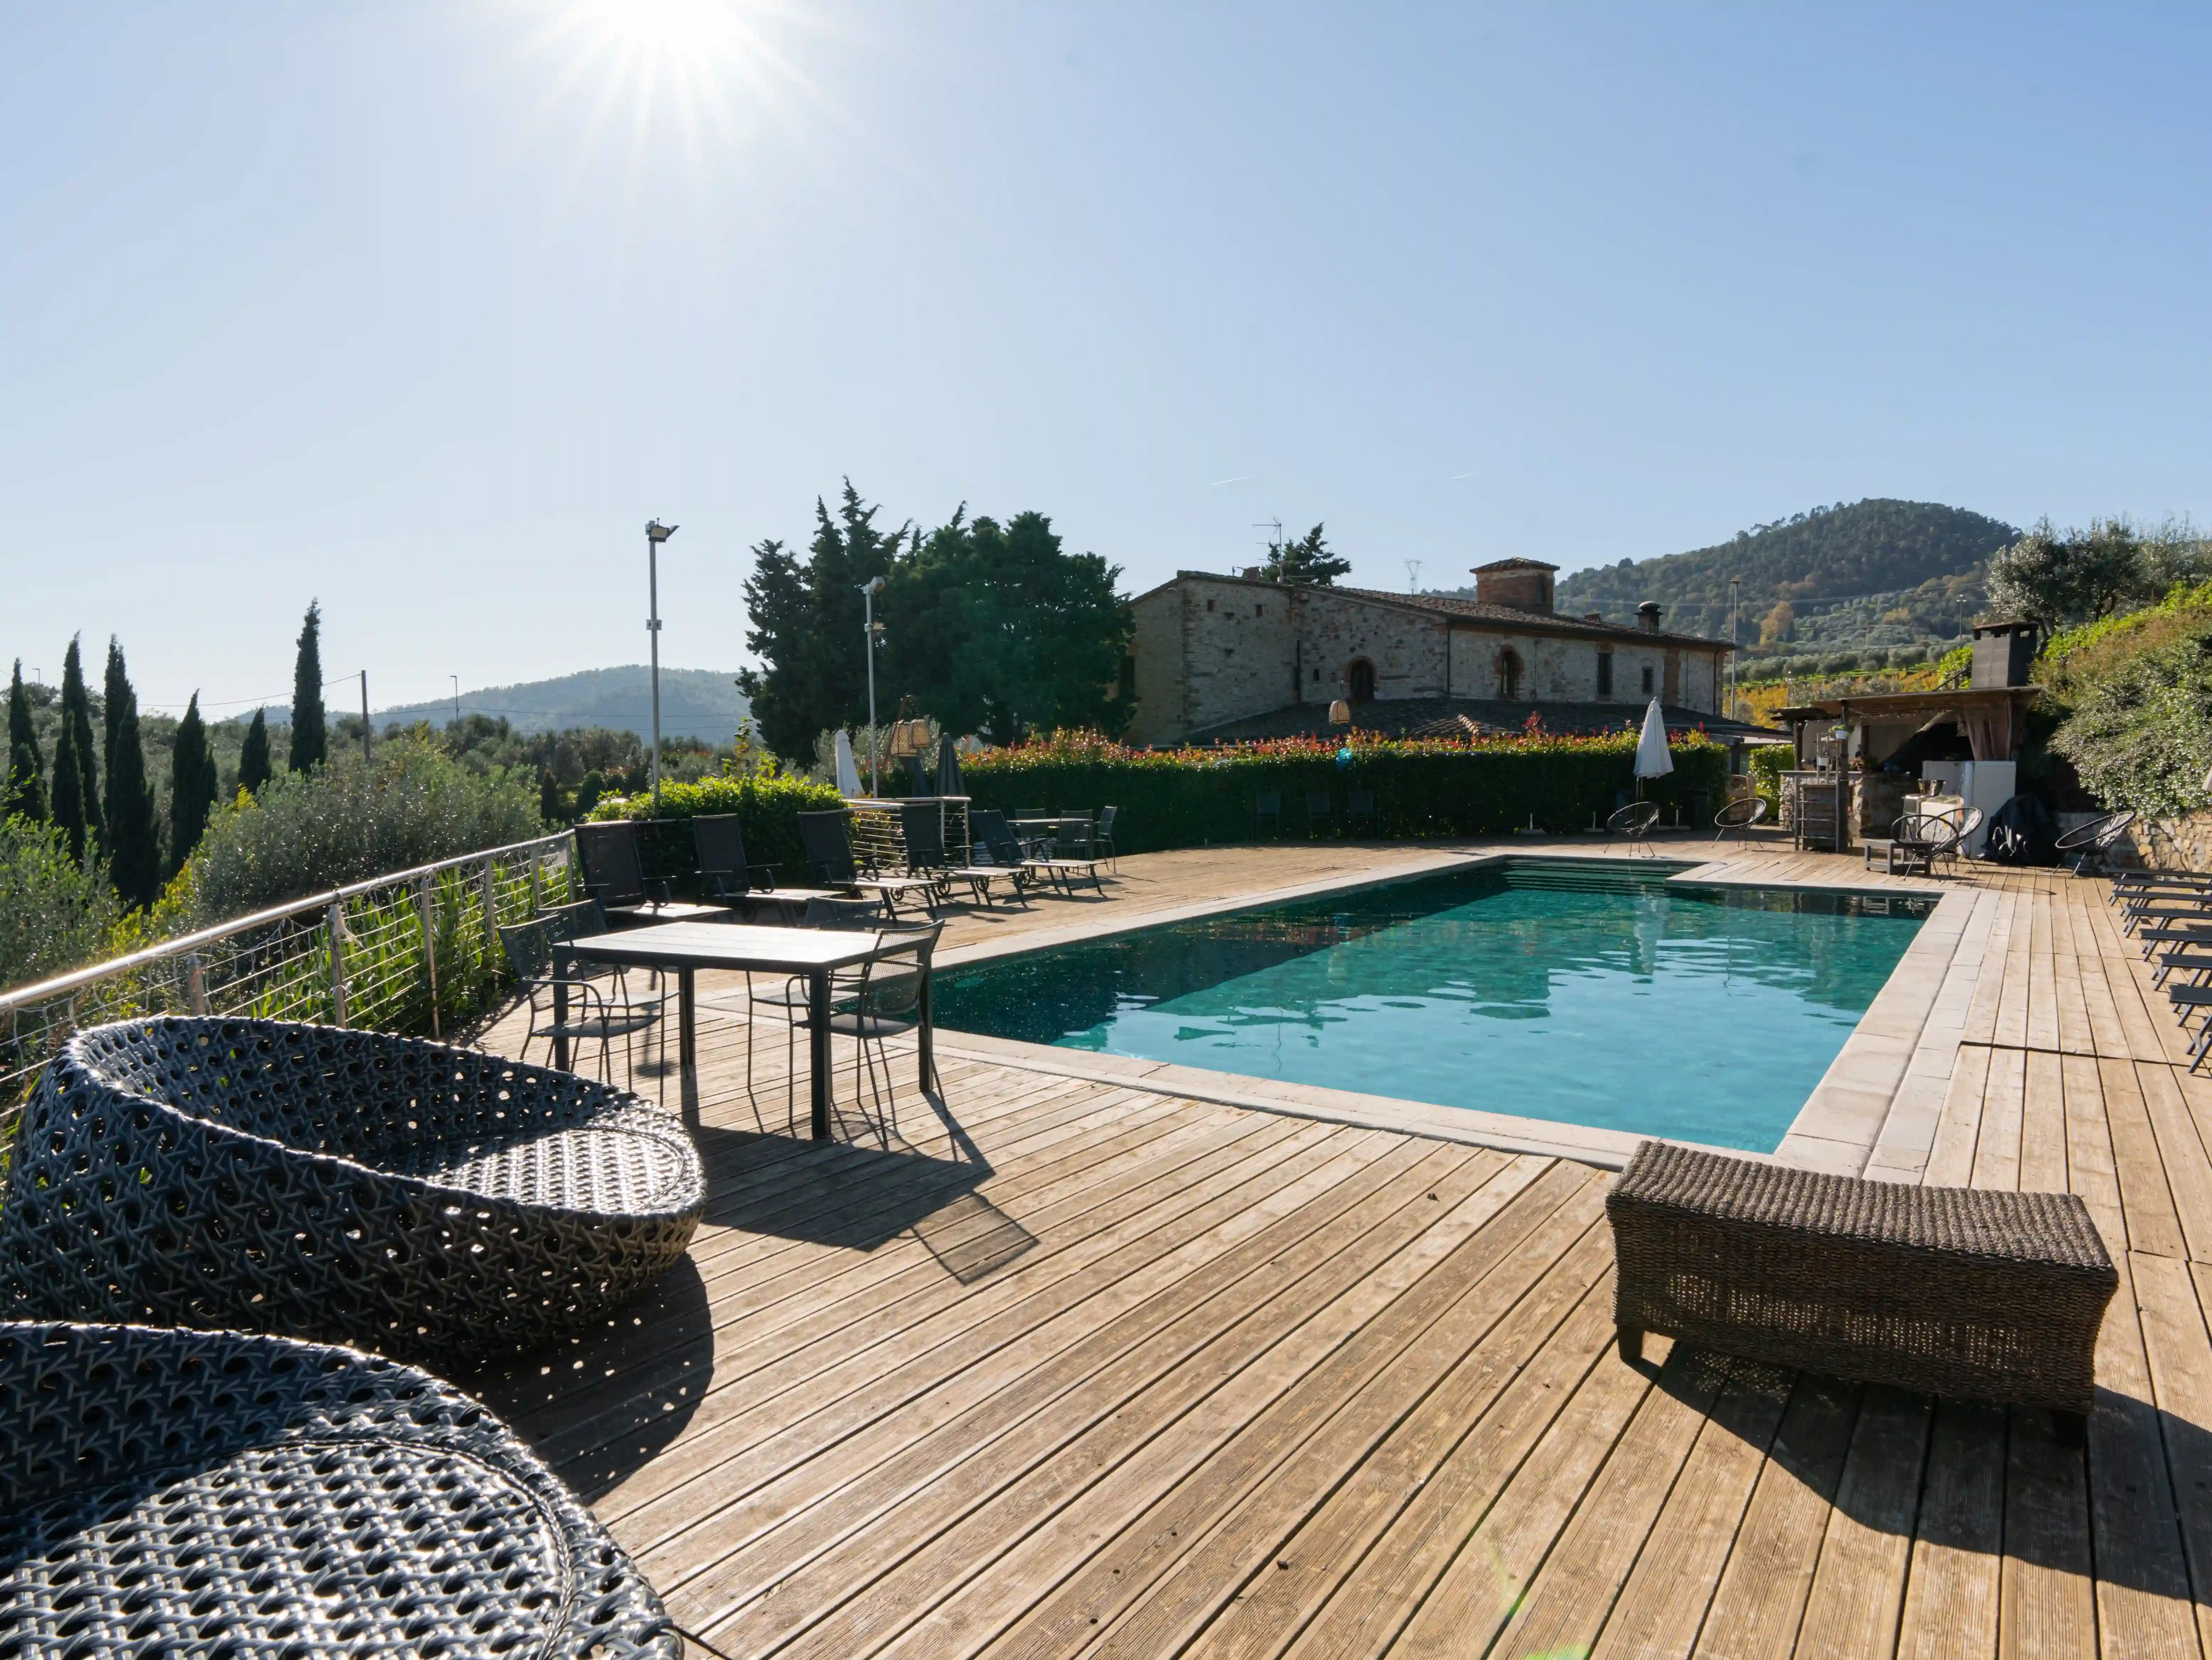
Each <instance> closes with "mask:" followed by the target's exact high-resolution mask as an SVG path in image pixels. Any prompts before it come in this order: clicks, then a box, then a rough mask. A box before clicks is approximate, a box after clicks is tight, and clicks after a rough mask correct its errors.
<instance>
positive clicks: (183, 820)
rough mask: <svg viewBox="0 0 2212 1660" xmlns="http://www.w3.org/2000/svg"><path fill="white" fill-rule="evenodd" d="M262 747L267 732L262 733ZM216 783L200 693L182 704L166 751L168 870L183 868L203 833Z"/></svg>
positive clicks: (213, 801) (204, 832) (265, 741)
mask: <svg viewBox="0 0 2212 1660" xmlns="http://www.w3.org/2000/svg"><path fill="white" fill-rule="evenodd" d="M261 742H262V747H263V748H264V751H265V750H266V749H267V747H268V742H269V736H268V734H267V733H266V732H265V731H264V733H263V734H262V739H261ZM219 792H220V785H219V784H218V781H217V779H216V766H215V751H214V750H212V749H210V748H209V747H208V738H207V725H206V723H204V721H202V720H201V719H200V694H198V693H197V692H195V693H193V694H192V700H191V702H190V703H188V704H186V705H185V718H183V719H182V720H180V721H179V722H178V723H177V742H176V747H175V748H173V749H172V750H170V752H169V874H170V875H176V874H177V872H178V871H179V870H181V869H184V868H185V860H186V859H188V858H190V857H191V856H192V849H194V848H195V847H197V846H198V845H200V838H201V837H202V836H204V835H205V834H206V833H207V821H208V815H209V814H210V812H212V811H213V810H214V809H215V803H216V796H217V795H218V793H219Z"/></svg>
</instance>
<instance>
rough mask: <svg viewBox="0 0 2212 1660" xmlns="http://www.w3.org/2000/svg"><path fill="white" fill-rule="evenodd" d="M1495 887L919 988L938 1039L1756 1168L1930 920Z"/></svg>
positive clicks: (1831, 900) (1455, 884) (1531, 868)
mask: <svg viewBox="0 0 2212 1660" xmlns="http://www.w3.org/2000/svg"><path fill="white" fill-rule="evenodd" d="M1666 874H1667V873H1666V871H1665V870H1664V869H1654V868H1652V867H1650V866H1646V867H1645V868H1644V869H1643V870H1640V871H1638V870H1628V869H1621V868H1620V867H1619V866H1617V865H1598V866H1593V865H1592V864H1591V863H1589V862H1578V863H1571V864H1569V863H1560V862H1553V863H1545V862H1542V861H1535V860H1527V861H1516V862H1515V863H1511V864H1509V865H1504V866H1491V867H1486V868H1485V869H1479V870H1474V871H1469V872H1463V873H1455V874H1453V875H1447V876H1442V877H1433V878H1429V879H1425V880H1423V881H1414V882H1403V883H1398V884H1395V885H1393V886H1390V887H1387V888H1370V889H1368V890H1366V891H1364V892H1362V893H1358V894H1339V895H1331V896H1328V897H1324V898H1321V899H1316V900H1304V901H1300V902H1298V903H1297V904H1293V905H1288V906H1277V907H1272V908H1268V909H1265V910H1255V911H1242V912H1230V913H1226V914H1224V915H1221V916H1216V917H1208V918H1200V919H1199V920H1196V921H1193V922H1183V923H1175V924H1169V925H1166V926H1164V927H1160V928H1153V929H1146V930H1142V931H1139V932H1136V933H1132V934H1126V935H1121V936H1118V937H1115V938H1111V939H1103V940H1097V941H1092V942H1087V943H1085V944H1081V945H1074V946H1066V947H1061V948H1056V949H1052V950H1047V951H1040V952H1036V953H1034V954H1029V955H1026V956H1021V957H1015V958H1008V959H1002V960H999V961H996V962H992V963H987V964H979V965H978V966H975V967H973V968H967V969H954V970H947V971H945V972H943V973H941V974H940V975H939V978H938V983H937V988H936V1015H937V1019H938V1021H939V1023H940V1024H942V1025H944V1026H946V1027H953V1028H956V1029H958V1030H962V1031H969V1032H981V1033H988V1034H991V1035H993V1036H997V1037H1003V1038H1017V1039H1024V1040H1026V1041H1029V1042H1031V1043H1048V1044H1057V1045H1062V1046H1065V1047H1067V1048H1073V1049H1091V1050H1098V1051H1103V1052H1105V1053H1107V1054H1113V1055H1131V1056H1139V1057H1145V1058H1148V1059H1152V1060H1160V1061H1175V1062H1180V1063H1182V1064H1184V1065H1187V1066H1200V1067H1209V1068H1212V1069H1214V1070H1216V1071H1221V1072H1235V1073H1241V1074H1243V1075H1246V1076H1248V1077H1255V1078H1278V1079H1282V1080H1285V1081H1290V1082H1294V1083H1303V1084H1318V1085H1323V1086H1326V1087H1330V1088H1335V1089H1352V1090H1359V1091H1362V1092H1364V1093H1366V1094H1375V1095H1392V1096H1396V1097H1398V1098H1400V1099H1401V1100H1419V1101H1432V1102H1436V1103H1438V1104H1440V1105H1442V1106H1464V1107H1480V1108H1484V1109H1486V1110H1488V1111H1491V1112H1513V1113H1519V1114H1521V1115H1522V1116H1525V1117H1528V1118H1551V1119H1556V1120H1559V1121H1562V1122H1565V1123H1570V1124H1593V1125H1598V1126H1601V1127H1603V1128H1606V1129H1612V1130H1627V1131H1630V1132H1632V1133H1636V1134H1644V1135H1656V1136H1677V1137H1680V1138H1682V1139H1684V1140H1687V1141H1696V1142H1708V1143H1711V1144H1712V1145H1715V1146H1719V1147H1733V1148H1747V1149H1750V1150H1753V1151H1755V1152H1771V1151H1772V1150H1773V1149H1774V1148H1775V1147H1776V1145H1777V1144H1778V1143H1779V1142H1780V1141H1781V1139H1782V1136H1783V1135H1784V1132H1785V1131H1786V1130H1788V1129H1789V1127H1790V1120H1791V1119H1792V1118H1795V1117H1796V1114H1797V1110H1798V1108H1799V1107H1801V1106H1803V1105H1804V1101H1805V1098H1806V1096H1807V1095H1808V1094H1809V1093H1811V1091H1812V1088H1813V1087H1814V1084H1816V1083H1818V1082H1819V1081H1820V1075H1821V1074H1822V1073H1823V1072H1825V1071H1826V1069H1827V1067H1828V1063H1829V1062H1830V1061H1832V1060H1833V1059H1834V1058H1835V1055H1836V1051H1838V1049H1840V1048H1842V1047H1843V1044H1844V1039H1845V1037H1847V1036H1848V1035H1849V1034H1850V1030H1851V1028H1852V1027H1854V1026H1856V1025H1857V1023H1858V1020H1859V1016H1860V1015H1863V1013H1865V1011H1866V1008H1867V1005H1868V1004H1869V1003H1871V1002H1872V1001H1873V1000H1874V996H1875V992H1877V991H1880V990H1881V985H1882V982H1883V981H1884V980H1886V979H1887V978H1888V977H1889V972H1890V970H1891V969H1892V968H1893V967H1894V966H1896V964H1897V960H1898V958H1899V957H1900V956H1901V955H1903V954H1904V952H1905V947H1906V946H1907V945H1908V944H1910V943H1911V939H1912V936H1913V933H1914V931H1915V930H1917V928H1918V927H1919V925H1920V923H1921V921H1922V919H1923V918H1925V917H1926V915H1927V914H1928V912H1929V908H1930V906H1931V903H1932V902H1931V901H1929V900H1923V899H1917V898H1907V897H1904V896H1897V897H1879V896H1856V895H1843V894H1817V893H1806V892H1800V891H1796V890H1791V889H1784V888H1705V887H1689V886H1686V885H1684V884H1682V883H1680V882H1668V881H1665V880H1664V877H1665V875H1666Z"/></svg>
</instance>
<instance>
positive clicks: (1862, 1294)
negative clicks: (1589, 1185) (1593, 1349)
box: [1606, 1142, 2119, 1445]
mask: <svg viewBox="0 0 2212 1660" xmlns="http://www.w3.org/2000/svg"><path fill="white" fill-rule="evenodd" d="M1606 1212H1607V1215H1608V1216H1609V1217H1610V1218H1611V1219H1612V1221H1613V1246H1614V1251H1615V1253H1616V1254H1617V1256H1618V1257H1619V1259H1620V1277H1619V1281H1618V1289H1617V1292H1616V1299H1615V1304H1614V1320H1615V1323H1616V1324H1618V1326H1619V1327H1620V1349H1621V1354H1622V1355H1623V1356H1624V1357H1625V1358H1626V1359H1630V1360H1634V1359H1635V1358H1637V1357H1638V1354H1641V1352H1642V1345H1643V1336H1644V1333H1645V1332H1647V1331H1657V1332H1663V1333H1665V1334H1667V1335H1668V1336H1674V1337H1679V1338H1682V1339H1685V1340H1686V1341H1688V1342H1692V1343H1696V1344H1699V1346H1701V1347H1703V1348H1710V1349H1711V1350H1713V1351H1715V1352H1716V1353H1717V1354H1733V1355H1738V1356H1741V1357H1742V1358H1744V1359H1747V1360H1765V1361H1769V1362H1771V1363H1773V1364H1775V1365H1778V1366H1799V1367H1802V1368H1804V1369H1805V1370H1807V1371H1810V1372H1826V1373H1829V1374H1831V1375H1832V1376H1836V1377H1841V1378H1857V1379H1859V1380H1861V1381H1863V1382H1866V1383H1880V1384H1896V1385H1898V1386H1899V1387H1900V1388H1904V1389H1910V1390H1920V1391H1922V1392H1923V1393H1926V1394H1930V1395H1941V1396H1954V1397H1964V1398H1967V1399H1973V1400H1984V1401H2009V1402H2015V1403H2020V1404H2022V1405H2026V1406H2039V1407H2048V1408H2049V1409H2051V1413H2052V1415H2053V1418H2054V1421H2055V1423H2056V1425H2057V1430H2058V1433H2059V1434H2060V1436H2061V1437H2062V1438H2063V1439H2069V1441H2071V1442H2072V1443H2073V1444H2074V1445H2079V1444H2080V1438H2081V1433H2082V1431H2083V1429H2084V1427H2085V1425H2086V1422H2087V1415H2088V1412H2089V1410H2090V1408H2091V1407H2092V1406H2093V1404H2094V1395H2095V1372H2096V1348H2097V1328H2098V1325H2099V1324H2100V1322H2101V1321H2102V1320H2103V1318H2104V1314H2105V1305H2106V1303H2108V1302H2110V1301H2111V1300H2112V1293H2113V1292H2114V1291H2115V1290H2116V1289H2118V1285H2119V1276H2118V1274H2116V1273H2115V1272H2114V1270H2113V1268H2112V1258H2111V1257H2109V1256H2107V1255H2106V1251H2105V1244H2104V1241H2103V1240H2102V1239H2100V1238H2099V1237H2098V1234H2097V1229H2096V1226H2095V1224H2094V1223H2093V1222H2092V1221H2090V1220H2089V1212H2088V1209H2087V1207H2086V1206H2084V1205H2083V1204H2082V1203H2081V1200H2080V1199H2079V1198H2077V1197H2075V1196H2074V1195H2072V1194H2070V1193H2002V1192H1988V1191H1984V1190H1978V1189H1966V1188H1947V1187H1908V1186H1905V1185H1903V1184H1899V1183H1893V1182H1869V1181H1860V1180H1857V1179H1856V1178H1850V1177H1845V1176H1824V1175H1820V1174H1818V1173H1816V1172H1812V1171H1808V1170H1792V1169H1789V1168H1787V1167H1785V1166H1780V1165H1767V1164H1758V1163H1754V1162H1753V1161H1752V1160H1748V1159H1730V1158H1726V1157H1723V1156H1722V1155H1720V1154H1712V1153H1699V1152H1694V1151H1692V1150H1691V1149H1690V1148H1681V1147H1670V1146H1668V1145H1666V1144H1665V1143H1663V1142H1644V1144H1643V1145H1642V1146H1640V1147H1638V1148H1637V1149H1636V1156H1635V1157H1634V1158H1632V1160H1629V1164H1628V1168H1627V1169H1626V1170H1625V1171H1624V1172H1621V1176H1620V1180H1619V1181H1618V1182H1617V1183H1615V1184H1614V1185H1613V1191H1612V1192H1611V1194H1609V1195H1608V1196H1607V1199H1606Z"/></svg>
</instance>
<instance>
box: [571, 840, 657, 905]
mask: <svg viewBox="0 0 2212 1660" xmlns="http://www.w3.org/2000/svg"><path fill="white" fill-rule="evenodd" d="M576 863H578V864H579V865H580V867H581V875H582V876H583V883H584V891H585V892H586V893H587V894H590V895H591V896H592V898H593V899H595V900H598V901H599V906H600V908H601V909H602V910H604V911H607V912H616V911H624V912H635V911H640V910H647V911H650V910H654V909H657V908H658V907H659V906H664V905H673V904H674V903H675V902H676V901H675V899H674V897H673V895H672V894H671V893H670V891H669V885H668V883H667V881H665V879H656V880H654V881H651V882H650V883H648V882H647V878H646V875H645V864H644V861H643V860H642V859H641V857H639V854H638V848H637V825H636V823H635V821H632V820H629V819H612V820H610V821H607V822H605V823H604V824H580V825H578V826H577V827H576ZM655 892H657V893H659V895H660V897H659V899H657V900H656V899H655V898H653V894H654V893H655Z"/></svg>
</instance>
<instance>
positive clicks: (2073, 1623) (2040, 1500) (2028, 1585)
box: [1997, 1407, 2097, 1660]
mask: <svg viewBox="0 0 2212 1660" xmlns="http://www.w3.org/2000/svg"><path fill="white" fill-rule="evenodd" d="M2009 1417H2010V1420H2011V1424H2010V1431H2011V1433H2010V1435H2009V1437H2008V1441H2007V1444H2006V1458H2005V1478H2004V1506H2005V1524H2004V1566H2003V1570H2002V1578H2001V1581H2000V1583H1999V1586H1998V1592H1997V1596H1998V1615H1997V1654H1998V1656H1999V1657H2000V1660H2072V1657H2088V1656H2093V1655H2094V1654H2095V1653H2096V1652H2097V1610H2096V1596H2095V1593H2094V1590H2093V1586H2092V1584H2091V1582H2090V1578H2089V1564H2090V1554H2089V1530H2088V1528H2087V1525H2085V1524H2086V1523H2087V1519H2088V1491H2087V1472H2086V1470H2085V1469H2084V1467H2083V1458H2082V1455H2081V1453H2080V1452H2079V1451H2074V1450H2072V1449H2069V1448H2066V1447H2062V1446H2060V1445H2058V1444H2057V1442H2056V1441H2055V1440H2054V1439H2052V1438H2051V1415H2050V1414H2049V1413H2047V1412H2041V1411H2038V1410H2035V1409H2026V1408H2019V1407H2015V1408H2014V1409H2012V1410H2011V1412H2010V1414H2009Z"/></svg>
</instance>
